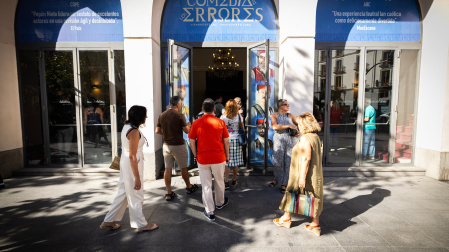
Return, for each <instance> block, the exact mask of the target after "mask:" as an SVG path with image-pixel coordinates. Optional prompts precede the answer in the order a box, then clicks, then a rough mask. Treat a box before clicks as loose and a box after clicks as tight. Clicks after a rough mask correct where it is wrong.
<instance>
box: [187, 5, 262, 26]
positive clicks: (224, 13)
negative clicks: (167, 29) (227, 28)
mask: <svg viewBox="0 0 449 252" xmlns="http://www.w3.org/2000/svg"><path fill="white" fill-rule="evenodd" d="M186 3H187V5H188V6H189V7H182V9H183V10H184V12H183V13H182V14H181V16H180V17H179V19H180V20H182V21H183V22H206V20H205V18H204V14H205V13H206V12H207V22H212V21H215V20H216V17H215V15H216V14H218V18H219V19H218V20H219V21H232V22H234V21H235V22H238V21H242V20H243V21H245V22H254V21H257V22H261V21H262V20H263V18H264V17H263V14H262V10H263V9H262V8H257V9H255V8H243V10H244V12H242V11H241V10H242V8H231V7H253V6H254V4H255V3H256V2H255V0H186ZM215 7H219V8H215ZM206 9H207V10H206ZM192 16H193V17H192ZM255 16H257V18H255Z"/></svg>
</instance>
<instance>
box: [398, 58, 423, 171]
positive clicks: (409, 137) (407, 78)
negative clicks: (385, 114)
mask: <svg viewBox="0 0 449 252" xmlns="http://www.w3.org/2000/svg"><path fill="white" fill-rule="evenodd" d="M417 71H418V50H402V52H401V67H400V70H399V90H398V93H399V95H398V113H397V117H398V118H397V123H396V138H395V153H394V162H395V163H401V164H410V163H411V162H412V160H413V159H412V154H413V151H412V150H413V132H414V124H413V121H414V116H415V94H416V81H417V79H416V73H417Z"/></svg>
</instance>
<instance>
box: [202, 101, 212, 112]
mask: <svg viewBox="0 0 449 252" xmlns="http://www.w3.org/2000/svg"><path fill="white" fill-rule="evenodd" d="M214 108H215V102H214V100H212V99H211V98H206V99H205V100H204V101H203V110H204V112H206V113H211V112H214Z"/></svg>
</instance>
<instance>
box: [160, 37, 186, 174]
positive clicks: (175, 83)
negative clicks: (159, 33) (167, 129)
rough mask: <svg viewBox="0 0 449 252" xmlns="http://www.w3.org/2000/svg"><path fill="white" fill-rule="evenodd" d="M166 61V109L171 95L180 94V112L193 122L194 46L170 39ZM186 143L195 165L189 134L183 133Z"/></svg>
mask: <svg viewBox="0 0 449 252" xmlns="http://www.w3.org/2000/svg"><path fill="white" fill-rule="evenodd" d="M165 56H166V57H165V62H166V73H167V74H166V80H167V81H166V86H165V89H166V101H165V104H166V109H168V108H169V107H170V97H173V96H180V97H181V99H182V106H181V111H180V113H181V114H183V115H184V116H185V118H186V122H187V123H189V122H192V121H193V116H191V114H190V111H193V106H192V105H193V99H192V98H193V97H192V92H191V90H192V88H193V71H192V62H193V61H192V59H193V48H192V47H190V46H188V45H185V44H183V43H180V42H177V41H174V40H172V39H169V40H168V50H167V52H166V53H165ZM183 138H184V143H185V146H186V148H187V151H188V152H189V161H188V162H189V164H190V165H191V166H193V155H192V152H191V150H190V146H189V138H188V134H186V133H183Z"/></svg>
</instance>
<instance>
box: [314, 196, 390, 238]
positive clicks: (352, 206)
mask: <svg viewBox="0 0 449 252" xmlns="http://www.w3.org/2000/svg"><path fill="white" fill-rule="evenodd" d="M390 195H391V192H390V191H389V190H386V189H382V188H376V189H374V190H373V192H372V193H371V194H366V195H360V196H357V197H355V198H352V199H349V200H346V201H344V202H342V203H340V204H338V205H335V206H332V207H329V208H325V209H324V210H323V212H322V213H321V216H320V223H321V225H322V226H324V227H325V228H324V229H325V231H327V232H331V231H340V232H341V231H343V230H345V229H346V228H348V227H350V226H352V225H353V224H356V223H357V222H355V221H353V220H352V219H353V218H354V217H357V216H359V215H360V214H363V213H364V212H366V211H368V210H369V209H371V208H373V207H374V206H376V205H377V204H379V203H380V202H382V200H384V198H386V197H388V196H390Z"/></svg>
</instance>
